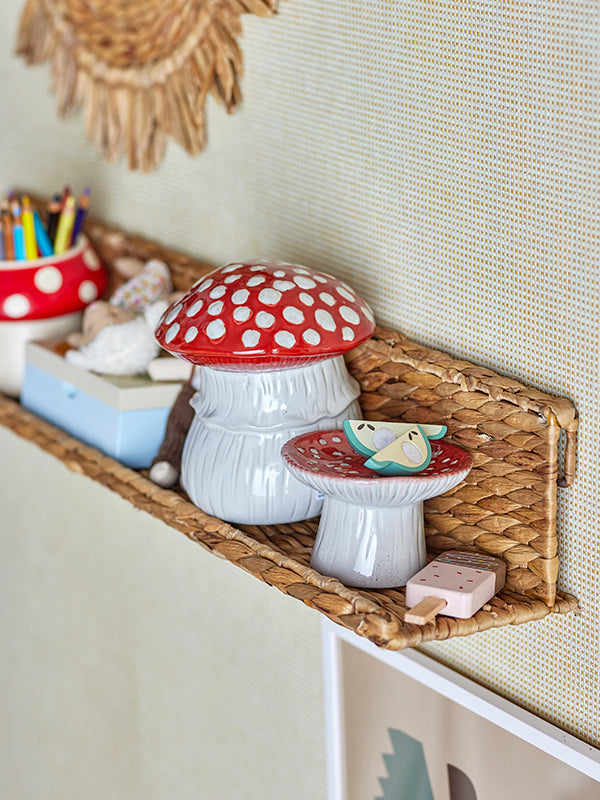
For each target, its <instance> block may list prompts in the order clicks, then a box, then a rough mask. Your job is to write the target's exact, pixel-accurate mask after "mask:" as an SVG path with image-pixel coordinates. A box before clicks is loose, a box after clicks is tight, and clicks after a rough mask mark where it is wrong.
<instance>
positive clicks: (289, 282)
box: [156, 261, 374, 369]
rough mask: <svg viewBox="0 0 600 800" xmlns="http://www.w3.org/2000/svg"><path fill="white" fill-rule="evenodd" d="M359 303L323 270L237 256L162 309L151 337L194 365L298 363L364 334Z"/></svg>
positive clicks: (366, 327)
mask: <svg viewBox="0 0 600 800" xmlns="http://www.w3.org/2000/svg"><path fill="white" fill-rule="evenodd" d="M364 309H365V303H364V301H363V300H361V299H360V298H359V297H358V296H357V295H356V294H355V293H354V292H353V291H352V290H351V289H350V288H349V287H347V286H345V285H342V284H341V283H340V282H339V281H337V280H336V279H335V278H332V277H331V276H329V275H326V274H325V273H317V272H314V271H311V270H309V269H308V268H306V267H298V266H295V265H290V264H282V263H279V262H277V263H275V262H266V261H265V262H248V263H245V264H237V263H236V264H230V265H227V266H226V267H222V268H220V269H217V270H215V271H214V272H212V273H211V274H210V276H208V277H205V278H204V279H203V280H201V281H199V282H198V283H197V284H196V285H195V286H193V287H192V288H191V289H190V290H189V291H188V292H187V293H186V295H184V297H183V298H182V299H180V300H179V301H178V302H177V303H176V304H175V305H174V306H173V307H172V308H170V309H168V310H167V312H166V314H165V315H164V317H163V320H162V321H161V323H160V324H159V326H158V328H157V332H156V336H157V339H158V341H159V342H160V344H162V345H163V346H164V347H165V348H166V349H167V350H170V351H171V352H173V353H176V354H177V355H180V356H181V357H183V358H186V359H187V360H189V361H191V362H192V363H195V364H207V365H211V364H212V365H219V364H223V365H229V366H230V367H232V368H237V369H244V368H260V367H261V366H266V365H269V366H273V365H280V366H281V365H283V366H297V365H301V364H307V363H311V362H313V361H315V360H318V359H320V358H324V357H330V356H334V355H340V354H342V353H344V352H345V351H346V350H349V349H351V348H352V347H355V346H356V345H357V344H359V343H360V342H362V341H364V340H365V339H367V338H368V337H369V336H370V335H371V333H372V332H373V328H374V324H373V322H372V321H370V320H368V319H367V318H366V317H365V315H364V313H362V312H364ZM173 323H178V325H179V327H178V328H175V327H174V325H173ZM245 359H248V360H247V361H245Z"/></svg>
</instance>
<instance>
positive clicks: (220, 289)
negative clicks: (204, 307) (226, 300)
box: [209, 286, 227, 300]
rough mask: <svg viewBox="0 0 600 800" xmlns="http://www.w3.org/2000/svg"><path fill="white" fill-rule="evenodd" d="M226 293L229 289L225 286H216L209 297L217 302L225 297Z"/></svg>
mask: <svg viewBox="0 0 600 800" xmlns="http://www.w3.org/2000/svg"><path fill="white" fill-rule="evenodd" d="M226 291H227V289H226V287H225V286H215V288H214V289H211V290H210V294H209V296H210V297H212V299H213V300H216V299H217V298H218V297H223V295H224V294H225V292H226Z"/></svg>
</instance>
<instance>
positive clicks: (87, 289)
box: [77, 281, 98, 303]
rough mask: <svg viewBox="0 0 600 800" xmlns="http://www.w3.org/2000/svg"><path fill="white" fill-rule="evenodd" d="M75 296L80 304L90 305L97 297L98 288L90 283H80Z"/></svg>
mask: <svg viewBox="0 0 600 800" xmlns="http://www.w3.org/2000/svg"><path fill="white" fill-rule="evenodd" d="M77 294H78V295H79V299H80V300H81V302H82V303H91V302H92V300H95V299H96V298H97V297H98V287H97V286H96V284H95V283H93V282H92V281H81V283H80V284H79V289H78V290H77Z"/></svg>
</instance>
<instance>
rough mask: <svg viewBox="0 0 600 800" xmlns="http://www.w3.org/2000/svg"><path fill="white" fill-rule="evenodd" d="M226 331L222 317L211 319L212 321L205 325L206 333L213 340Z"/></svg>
mask: <svg viewBox="0 0 600 800" xmlns="http://www.w3.org/2000/svg"><path fill="white" fill-rule="evenodd" d="M226 332H227V329H226V328H225V323H224V322H223V320H222V319H213V321H212V322H209V323H208V325H207V326H206V335H207V336H208V338H209V339H212V340H213V341H214V340H215V339H220V338H221V336H225V333H226Z"/></svg>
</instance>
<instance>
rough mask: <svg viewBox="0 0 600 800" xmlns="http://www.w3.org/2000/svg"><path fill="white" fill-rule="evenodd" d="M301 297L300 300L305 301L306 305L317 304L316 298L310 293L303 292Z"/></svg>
mask: <svg viewBox="0 0 600 800" xmlns="http://www.w3.org/2000/svg"><path fill="white" fill-rule="evenodd" d="M299 298H300V302H301V303H304V305H305V306H314V304H315V298H314V297H313V296H312V295H310V294H306V292H301V293H300V295H299Z"/></svg>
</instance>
